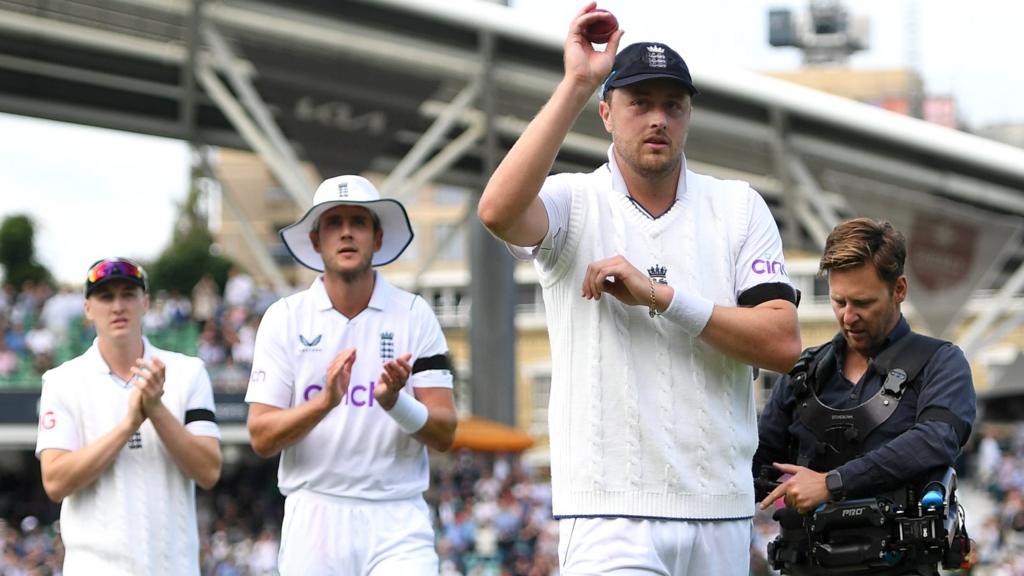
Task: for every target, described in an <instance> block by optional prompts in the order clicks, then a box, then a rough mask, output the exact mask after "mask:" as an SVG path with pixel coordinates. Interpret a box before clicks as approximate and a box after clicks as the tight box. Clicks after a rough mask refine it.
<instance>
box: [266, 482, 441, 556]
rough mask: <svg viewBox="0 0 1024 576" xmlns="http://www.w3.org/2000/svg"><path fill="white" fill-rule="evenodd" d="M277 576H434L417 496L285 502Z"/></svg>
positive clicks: (312, 495)
mask: <svg viewBox="0 0 1024 576" xmlns="http://www.w3.org/2000/svg"><path fill="white" fill-rule="evenodd" d="M278 569H279V570H280V572H281V576H427V575H430V576H436V575H437V572H438V560H437V552H436V551H435V549H434V530H433V528H432V527H431V525H430V510H429V509H428V508H427V503H426V502H424V500H423V497H422V496H415V497H413V498H409V499H406V500H385V501H373V500H363V499H360V498H345V497H339V496H328V495H325V494H318V493H316V492H311V491H308V490H300V491H298V492H294V493H292V494H289V495H288V497H287V498H285V501H284V523H283V525H282V527H281V551H280V553H279V554H278Z"/></svg>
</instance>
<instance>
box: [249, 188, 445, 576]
mask: <svg viewBox="0 0 1024 576" xmlns="http://www.w3.org/2000/svg"><path fill="white" fill-rule="evenodd" d="M412 236H413V234H412V226H411V225H410V224H409V218H408V216H407V215H406V213H405V208H404V207H403V206H402V205H401V204H400V203H399V202H397V201H395V200H392V199H390V198H381V197H380V194H379V192H378V191H377V189H376V188H375V187H374V186H373V184H371V183H370V182H369V181H368V180H366V179H365V178H361V177H359V176H337V177H334V178H329V179H327V180H325V181H324V182H323V183H322V184H320V186H319V187H318V188H317V190H316V194H314V196H313V207H312V208H310V210H309V211H308V212H307V213H306V214H305V215H304V216H303V217H302V218H300V219H299V220H298V221H297V222H296V223H295V224H292V225H291V226H289V227H287V228H285V229H284V230H282V231H281V237H282V239H283V240H284V243H285V245H286V246H287V247H288V249H289V250H290V251H291V253H292V255H293V256H294V257H295V259H296V260H298V261H299V262H300V263H301V264H303V265H304V266H306V267H308V268H311V269H313V270H316V271H318V272H321V273H322V274H320V275H319V276H318V277H317V278H316V279H315V280H314V281H313V283H312V285H311V286H310V287H309V289H307V290H303V291H302V292H299V293H298V294H294V295H292V296H288V297H287V298H283V299H281V300H279V301H277V302H275V303H274V304H273V305H272V306H271V307H270V308H269V309H268V310H267V312H266V314H264V315H263V320H262V321H261V322H260V327H259V330H258V332H257V334H256V349H255V353H254V355H253V362H252V375H251V376H250V379H249V389H248V391H247V392H246V396H245V400H246V402H249V434H250V437H251V440H252V446H253V449H254V450H255V451H256V453H257V454H259V455H261V456H264V457H270V456H273V455H276V454H277V453H279V452H280V453H281V464H280V467H279V470H278V487H279V488H280V490H281V493H282V494H284V495H285V496H286V499H285V508H284V509H285V516H284V525H283V527H282V529H281V552H280V556H279V563H278V564H279V567H280V570H281V574H282V575H284V576H290V575H296V576H299V575H301V576H327V575H334V574H337V575H339V576H340V575H346V576H347V575H349V574H353V575H355V574H361V575H363V576H396V575H397V576H427V575H431V576H433V575H436V574H437V572H438V558H437V553H436V552H435V550H434V531H433V528H432V526H431V520H430V513H429V511H428V508H427V504H426V502H425V501H424V500H423V492H424V491H425V490H426V489H427V486H428V484H429V481H430V468H429V464H428V461H427V450H426V447H427V446H430V447H431V448H434V449H436V450H442V451H443V450H447V449H448V448H449V447H450V446H451V444H452V441H453V439H454V435H455V422H456V418H455V402H454V399H453V397H452V375H451V372H450V370H449V361H448V344H447V342H446V341H445V337H444V333H442V332H441V326H440V324H439V323H438V321H437V318H436V317H435V316H434V312H433V311H432V310H431V309H430V306H429V305H428V304H427V303H426V302H425V301H424V300H423V299H422V298H420V297H419V296H416V295H415V294H410V293H409V292H406V291H404V290H401V289H399V288H396V287H395V286H392V285H391V284H390V283H388V282H387V281H386V280H385V279H384V278H383V277H382V276H381V275H380V273H378V272H377V271H376V270H375V269H374V267H376V266H383V265H385V264H388V263H390V262H393V261H394V260H395V259H397V258H398V257H399V256H400V255H401V254H402V251H404V250H405V248H406V247H407V246H408V245H409V243H410V242H412Z"/></svg>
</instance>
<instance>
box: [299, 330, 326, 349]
mask: <svg viewBox="0 0 1024 576" xmlns="http://www.w3.org/2000/svg"><path fill="white" fill-rule="evenodd" d="M323 337H324V335H323V334H317V335H316V338H313V339H312V340H306V337H305V336H303V335H302V334H299V342H301V343H302V350H300V352H319V351H321V350H323V348H318V347H317V344H319V343H320V339H321V338H323Z"/></svg>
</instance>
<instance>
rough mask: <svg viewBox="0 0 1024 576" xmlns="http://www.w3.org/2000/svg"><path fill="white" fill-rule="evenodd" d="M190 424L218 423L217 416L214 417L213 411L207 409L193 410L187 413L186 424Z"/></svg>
mask: <svg viewBox="0 0 1024 576" xmlns="http://www.w3.org/2000/svg"><path fill="white" fill-rule="evenodd" d="M190 422H213V423H214V424H216V423H217V416H216V415H214V413H213V410H207V409H206V408H193V409H191V410H186V411H185V424H189V423H190Z"/></svg>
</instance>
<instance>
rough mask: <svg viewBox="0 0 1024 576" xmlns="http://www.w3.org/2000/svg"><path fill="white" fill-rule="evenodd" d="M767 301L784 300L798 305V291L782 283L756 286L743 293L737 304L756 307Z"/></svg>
mask: <svg viewBox="0 0 1024 576" xmlns="http://www.w3.org/2000/svg"><path fill="white" fill-rule="evenodd" d="M769 300H786V301H788V302H792V303H793V305H794V306H799V305H800V291H799V290H797V289H796V288H793V287H792V286H790V285H789V284H785V283H783V282H772V283H770V284H758V285H757V286H753V287H751V288H748V289H746V290H744V291H743V293H742V294H740V297H739V299H738V300H737V302H736V303H737V304H738V305H740V306H746V307H750V306H757V305H758V304H763V303H765V302H768V301H769Z"/></svg>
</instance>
